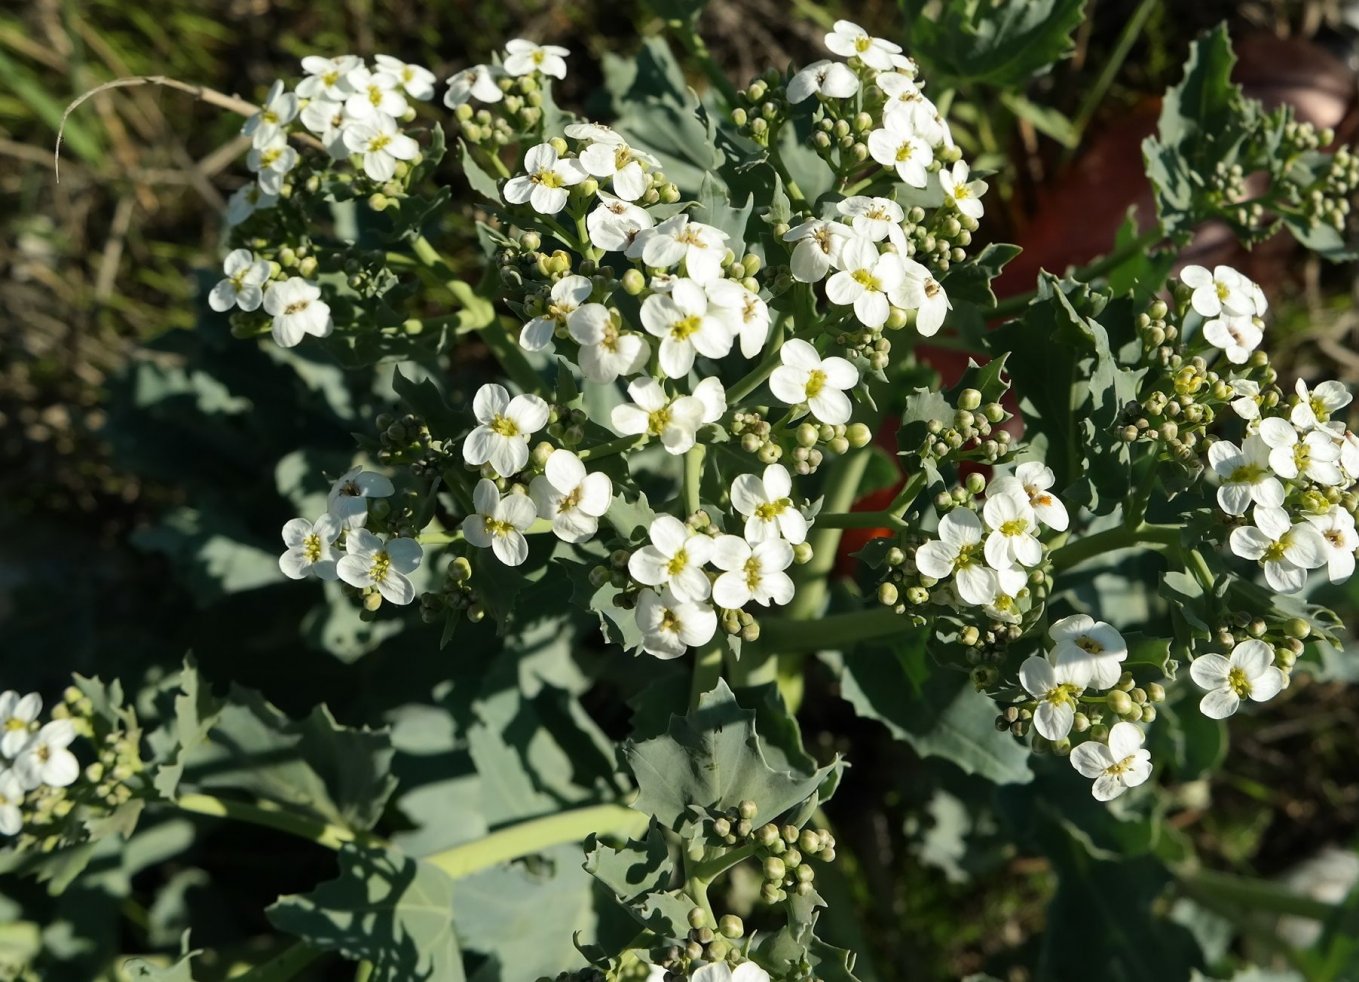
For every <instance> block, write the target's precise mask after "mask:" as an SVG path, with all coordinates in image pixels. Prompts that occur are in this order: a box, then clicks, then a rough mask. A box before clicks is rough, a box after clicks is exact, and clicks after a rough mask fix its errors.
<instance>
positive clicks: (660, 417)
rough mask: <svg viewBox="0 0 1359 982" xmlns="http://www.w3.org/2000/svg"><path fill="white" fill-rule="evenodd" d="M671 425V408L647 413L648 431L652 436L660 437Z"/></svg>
mask: <svg viewBox="0 0 1359 982" xmlns="http://www.w3.org/2000/svg"><path fill="white" fill-rule="evenodd" d="M669 425H670V407H669V406H665V407H664V408H661V409H657V410H655V411H654V412H650V413H647V416H646V431H647V432H648V433H649V434H651V435H652V436H660V435H661V434H662V433H663V432H664V431H665V428H666V427H667V426H669Z"/></svg>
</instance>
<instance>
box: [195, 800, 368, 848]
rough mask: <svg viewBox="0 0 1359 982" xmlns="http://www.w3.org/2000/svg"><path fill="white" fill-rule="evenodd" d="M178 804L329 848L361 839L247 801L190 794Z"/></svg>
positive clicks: (306, 819) (338, 827) (302, 817)
mask: <svg viewBox="0 0 1359 982" xmlns="http://www.w3.org/2000/svg"><path fill="white" fill-rule="evenodd" d="M174 804H175V805H177V806H178V807H179V808H181V809H183V810H184V811H186V812H194V813H195V814H198V815H211V816H213V817H215V818H232V819H236V820H237V821H241V822H249V823H251V824H252V825H263V826H264V827H266V828H271V829H277V830H278V831H280V832H288V833H290V834H292V835H295V836H298V837H299V838H303V839H309V840H311V841H312V842H315V843H316V844H317V845H321V846H325V847H326V848H327V849H339V848H340V847H341V846H342V845H344V844H345V843H346V842H355V841H357V840H358V839H359V838H361V836H359V835H356V834H355V833H353V832H351V831H350V830H349V829H346V828H341V827H340V826H338V825H330V824H328V823H326V822H322V821H320V820H318V819H314V818H308V817H306V816H305V815H298V814H296V813H294V812H289V811H283V810H282V809H280V808H266V807H264V806H262V805H252V804H248V803H247V802H244V801H232V800H230V799H228V798H218V797H216V796H215V795H209V794H186V795H181V796H180V797H178V798H176V799H175V801H174Z"/></svg>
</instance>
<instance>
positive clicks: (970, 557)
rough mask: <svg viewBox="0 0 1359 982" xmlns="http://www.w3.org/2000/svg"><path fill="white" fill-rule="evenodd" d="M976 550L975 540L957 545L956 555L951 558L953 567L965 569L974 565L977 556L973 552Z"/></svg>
mask: <svg viewBox="0 0 1359 982" xmlns="http://www.w3.org/2000/svg"><path fill="white" fill-rule="evenodd" d="M976 551H977V544H976V543H975V542H969V543H967V544H966V545H961V546H959V547H958V556H957V558H955V559H954V560H953V567H954V569H966V568H967V567H969V566H975V565H976V563H977V557H976V556H975V555H974V553H975V552H976Z"/></svg>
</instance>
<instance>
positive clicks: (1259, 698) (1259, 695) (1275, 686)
mask: <svg viewBox="0 0 1359 982" xmlns="http://www.w3.org/2000/svg"><path fill="white" fill-rule="evenodd" d="M1189 677H1190V678H1192V679H1193V680H1194V684H1195V685H1197V686H1198V687H1199V688H1200V689H1205V690H1207V695H1205V696H1204V697H1203V700H1202V701H1201V702H1200V703H1199V710H1200V711H1201V712H1202V713H1203V715H1205V716H1207V717H1208V718H1209V719H1226V718H1227V717H1228V716H1231V715H1232V714H1233V713H1235V712H1236V711H1237V709H1238V708H1240V706H1241V700H1242V699H1252V700H1254V701H1255V702H1265V701H1267V700H1269V699H1273V698H1274V697H1275V696H1277V695H1278V694H1279V691H1280V690H1281V689H1283V687H1284V682H1285V680H1284V674H1283V672H1281V671H1279V670H1278V669H1277V668H1275V667H1274V649H1273V648H1272V647H1270V646H1269V645H1268V644H1266V643H1265V642H1264V641H1259V640H1256V639H1255V638H1250V639H1248V640H1246V641H1242V642H1241V643H1240V644H1238V645H1237V646H1236V647H1235V648H1233V649H1232V653H1231V657H1230V658H1223V657H1222V656H1221V655H1216V654H1207V655H1199V656H1198V657H1197V658H1195V659H1194V660H1193V661H1192V662H1190V663H1189Z"/></svg>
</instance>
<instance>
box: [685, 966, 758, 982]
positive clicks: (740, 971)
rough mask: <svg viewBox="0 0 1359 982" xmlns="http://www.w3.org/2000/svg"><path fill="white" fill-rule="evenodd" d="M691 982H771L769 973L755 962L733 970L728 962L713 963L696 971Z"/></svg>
mask: <svg viewBox="0 0 1359 982" xmlns="http://www.w3.org/2000/svg"><path fill="white" fill-rule="evenodd" d="M690 982H769V973H768V972H766V971H765V970H764V969H762V968H760V966H759V965H756V964H755V963H754V962H742V963H741V964H739V965H737V966H736V967H735V968H732V967H731V966H730V965H728V964H727V963H726V962H713V963H712V964H709V965H704V966H703V967H702V968H699V969H696V970H695V971H694V974H693V975H692V976H690Z"/></svg>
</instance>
